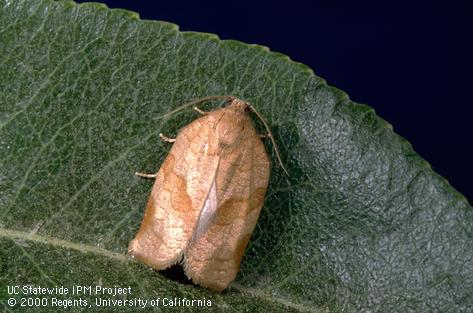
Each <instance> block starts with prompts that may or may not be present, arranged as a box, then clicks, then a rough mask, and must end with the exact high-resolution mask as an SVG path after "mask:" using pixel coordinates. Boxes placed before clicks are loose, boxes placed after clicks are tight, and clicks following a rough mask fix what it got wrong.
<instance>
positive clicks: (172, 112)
mask: <svg viewBox="0 0 473 313" xmlns="http://www.w3.org/2000/svg"><path fill="white" fill-rule="evenodd" d="M231 97H232V96H207V97H203V98H199V99H194V100H192V101H190V102H187V103H184V104H183V105H181V106H179V107H177V108H176V109H174V110H172V111H171V112H168V113H165V114H163V115H161V116H158V117H156V118H155V119H157V120H159V119H162V118H165V117H168V116H171V115H173V114H175V113H177V112H179V111H182V110H184V109H186V108H188V107H190V106H193V105H196V104H198V103H201V102H205V101H209V100H219V99H230V98H231Z"/></svg>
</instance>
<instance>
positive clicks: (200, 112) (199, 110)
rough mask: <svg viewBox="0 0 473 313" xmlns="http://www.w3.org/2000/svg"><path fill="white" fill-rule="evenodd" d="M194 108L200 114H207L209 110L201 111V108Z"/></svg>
mask: <svg viewBox="0 0 473 313" xmlns="http://www.w3.org/2000/svg"><path fill="white" fill-rule="evenodd" d="M194 110H195V111H197V112H199V114H202V115H207V114H209V112H206V111H203V110H201V109H199V108H198V107H194Z"/></svg>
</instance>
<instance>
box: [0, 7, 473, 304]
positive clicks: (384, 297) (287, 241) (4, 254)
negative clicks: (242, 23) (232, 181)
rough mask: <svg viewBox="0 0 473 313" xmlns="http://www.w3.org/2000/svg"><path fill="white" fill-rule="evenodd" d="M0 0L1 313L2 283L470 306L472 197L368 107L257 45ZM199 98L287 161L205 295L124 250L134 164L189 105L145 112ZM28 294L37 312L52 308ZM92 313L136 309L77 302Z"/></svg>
mask: <svg viewBox="0 0 473 313" xmlns="http://www.w3.org/2000/svg"><path fill="white" fill-rule="evenodd" d="M0 3H1V9H0V56H1V57H0V92H1V97H0V251H1V252H0V299H1V300H2V306H3V308H4V309H5V310H6V311H27V308H26V307H20V306H19V304H17V306H15V307H9V306H8V304H7V301H6V299H8V298H14V299H16V300H18V301H20V300H21V299H20V298H21V297H25V295H21V294H20V295H9V294H8V292H7V291H8V289H7V287H6V286H11V285H25V284H32V285H35V286H37V285H40V286H43V287H54V286H65V287H68V288H72V286H75V285H85V286H89V285H92V286H95V285H103V286H109V287H113V286H120V287H128V286H130V287H131V289H132V294H131V295H128V296H127V297H126V298H127V299H133V298H142V299H148V300H149V301H150V300H151V299H156V298H165V297H167V298H174V297H177V298H184V297H185V298H187V299H204V298H205V299H209V300H211V302H212V306H211V307H204V308H202V307H201V308H199V307H175V308H174V310H172V311H180V310H187V311H191V312H193V311H205V312H207V311H215V312H220V311H225V312H226V311H228V312H472V311H473V300H472V299H473V288H472V287H473V226H472V225H473V209H472V207H471V206H470V205H469V204H468V202H467V200H466V199H465V198H464V197H463V196H462V195H460V194H459V193H458V192H456V191H455V190H454V189H453V188H452V187H450V185H449V184H448V183H447V182H446V181H445V180H444V179H443V178H441V177H439V176H438V175H437V174H435V173H434V172H433V171H432V170H431V168H430V166H429V165H428V163H427V162H425V161H424V160H422V159H421V158H420V157H419V156H418V155H417V154H416V153H415V152H414V151H413V149H412V147H411V146H410V145H409V143H408V142H406V141H405V140H404V139H402V138H400V137H399V136H398V135H396V134H394V133H393V131H392V129H391V126H390V125H389V124H388V123H386V122H385V121H383V120H382V119H380V118H379V117H378V116H376V114H375V113H374V111H373V110H372V109H371V108H369V107H367V106H365V105H361V104H356V103H353V102H352V101H351V100H349V98H348V96H347V95H346V94H344V93H343V92H341V91H340V90H338V89H336V88H333V87H330V86H327V84H326V83H325V81H324V80H322V79H321V78H319V77H317V76H315V75H314V74H313V73H312V71H311V70H310V69H308V68H307V67H305V66H304V65H301V64H297V63H295V62H292V61H291V60H289V59H288V58H287V57H286V56H283V55H281V54H278V53H274V52H270V51H268V49H266V48H264V47H260V46H254V45H246V44H243V43H240V42H237V41H230V40H226V41H221V40H219V39H218V38H217V37H216V36H214V35H210V34H201V33H191V32H179V31H178V30H177V27H176V26H175V25H172V24H168V23H165V22H157V21H144V20H140V19H139V18H138V16H137V15H136V14H135V13H131V12H127V11H123V10H109V9H107V8H106V7H104V6H102V5H98V4H82V5H76V4H74V3H72V2H64V1H61V2H53V1H50V0H42V1H41V0H37V1H25V0H18V1H11V0H3V1H1V2H0ZM215 94H233V95H236V96H238V97H240V98H243V99H246V100H248V101H250V102H251V103H252V104H253V105H254V106H255V107H256V108H257V109H258V110H259V111H260V112H261V114H262V115H263V116H265V117H266V119H267V120H268V121H269V124H270V126H271V128H272V130H273V132H274V135H275V138H276V141H277V142H278V144H279V147H280V149H281V151H282V155H283V159H284V162H285V164H286V165H287V167H288V168H289V172H290V176H289V177H287V176H285V175H284V173H283V172H282V170H281V169H280V168H279V167H278V166H277V164H276V162H273V163H274V165H273V169H272V178H271V182H270V187H269V193H268V196H267V198H266V202H265V206H264V208H263V210H262V214H261V217H260V220H259V221H258V225H257V228H256V230H255V232H254V234H253V236H252V239H251V242H250V246H249V248H248V249H247V252H246V254H245V257H244V260H243V262H242V268H241V271H240V273H239V275H238V277H237V279H236V281H235V282H234V283H233V284H232V285H231V287H230V288H229V290H227V291H225V292H224V293H222V294H218V293H215V292H212V291H210V290H207V289H204V288H201V287H198V286H195V285H193V284H190V283H186V282H185V281H183V279H180V278H177V279H176V278H174V277H173V275H174V274H173V273H170V272H164V273H163V272H156V271H153V270H150V269H149V268H147V267H146V266H144V265H142V264H140V263H138V262H135V261H133V260H132V259H130V258H129V257H128V256H127V255H126V250H127V245H128V242H129V241H130V240H131V239H132V238H133V237H134V234H135V232H136V231H137V228H138V227H139V223H140V221H141V218H142V216H143V212H144V207H145V204H146V200H147V196H148V194H149V191H150V188H151V182H149V181H146V180H142V179H138V178H137V177H135V176H134V172H135V171H138V170H139V171H145V172H153V171H156V170H157V168H158V167H159V164H160V163H161V162H162V160H163V159H164V157H165V155H166V153H167V152H168V151H169V145H168V144H166V143H163V142H162V141H160V140H159V138H158V134H159V133H160V132H163V133H165V134H168V135H170V136H172V135H173V134H175V133H176V132H177V131H178V129H179V128H180V127H182V126H184V125H186V124H187V123H189V122H190V121H192V120H193V119H194V118H195V114H194V113H192V112H191V111H192V110H188V111H186V112H183V113H180V114H176V115H175V116H173V117H171V118H169V119H167V120H156V119H154V118H155V117H157V116H159V115H161V114H163V113H165V112H169V111H170V110H171V109H172V108H175V107H176V106H177V105H179V104H181V103H184V102H186V101H188V100H190V99H195V98H198V97H202V96H207V95H215ZM211 105H212V104H209V107H210V106H211ZM267 150H268V151H272V148H271V145H269V144H268V145H267ZM271 153H272V154H273V160H274V153H273V152H271ZM100 297H102V298H106V297H105V296H95V295H70V294H69V295H66V296H59V297H58V298H60V299H73V300H77V299H79V298H82V299H84V300H86V301H89V303H93V301H95V299H96V298H100ZM43 298H47V299H49V300H48V301H50V302H49V303H48V304H47V308H43V311H58V312H60V311H63V310H64V309H63V308H62V307H53V306H52V303H51V301H52V298H53V296H51V295H47V296H43ZM111 298H114V299H124V297H123V296H122V297H119V296H116V297H111ZM167 309H169V308H168V307H166V308H163V307H159V308H156V310H167ZM101 310H105V311H111V312H116V311H119V312H127V311H128V312H134V311H136V308H134V307H131V306H128V307H121V308H117V307H112V308H97V307H93V310H92V311H101ZM148 310H151V308H150V307H148ZM37 311H38V312H39V309H37ZM74 311H83V312H90V311H91V309H89V308H84V307H77V306H76V307H74Z"/></svg>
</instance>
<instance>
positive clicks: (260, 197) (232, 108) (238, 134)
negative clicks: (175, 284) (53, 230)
mask: <svg viewBox="0 0 473 313" xmlns="http://www.w3.org/2000/svg"><path fill="white" fill-rule="evenodd" d="M222 97H223V98H226V99H227V105H226V106H225V107H223V108H220V109H217V110H214V111H211V112H204V111H202V110H200V109H198V108H195V109H196V110H197V111H198V112H199V113H201V114H202V116H201V117H200V118H198V119H196V120H194V121H193V122H192V123H190V124H188V125H187V126H185V127H184V128H182V129H181V130H180V131H179V133H178V135H177V137H176V138H175V139H170V138H168V137H166V136H164V135H162V134H160V137H161V138H162V139H164V140H165V141H168V142H172V143H173V146H172V148H171V150H170V152H169V154H168V156H167V157H166V159H165V160H164V162H163V164H162V165H161V168H160V169H159V171H158V172H157V173H156V174H142V173H136V174H137V175H138V176H142V177H147V178H154V179H155V182H154V186H153V188H152V191H151V195H150V196H149V199H148V203H147V206H146V210H145V214H144V218H143V221H142V223H141V227H140V229H139V231H138V233H137V234H136V237H135V239H133V240H132V241H131V242H130V244H129V252H130V254H131V255H132V256H133V257H134V258H136V259H138V260H140V261H142V262H143V263H145V264H146V265H148V266H150V267H152V268H155V269H158V270H163V269H166V268H168V267H170V266H171V265H173V264H175V263H178V262H181V263H182V265H183V268H184V272H185V274H186V276H187V277H189V278H190V279H191V280H192V281H193V282H194V283H196V284H199V285H201V286H204V287H207V288H210V289H213V290H216V291H223V290H224V289H225V288H226V287H227V286H228V284H229V283H230V282H232V281H233V280H234V278H235V276H236V275H237V273H238V270H239V268H240V262H241V259H242V257H243V254H244V251H245V249H246V246H247V244H248V241H249V239H250V236H251V234H252V232H253V230H254V228H255V225H256V222H257V220H258V217H259V215H260V211H261V207H262V206H263V202H264V197H265V194H266V190H267V188H268V182H269V175H270V159H269V157H268V155H267V153H266V150H265V147H264V145H263V142H262V140H261V136H260V135H258V134H257V132H256V130H255V127H254V125H253V123H252V120H251V118H250V117H249V114H248V113H249V112H250V111H253V112H254V113H256V114H257V115H258V117H259V118H260V119H261V121H262V122H263V124H264V125H265V127H266V129H267V130H268V135H267V136H268V137H269V138H270V139H271V140H272V142H273V144H274V140H273V137H272V135H271V132H270V130H269V127H268V125H267V123H266V121H265V120H264V119H263V118H262V116H261V115H260V114H259V113H258V112H257V111H256V110H255V109H254V108H253V107H252V106H251V105H250V104H249V103H248V102H246V101H243V100H240V99H238V98H236V97H233V96H228V97H227V96H210V97H206V98H202V99H199V100H196V101H193V102H190V103H188V104H186V105H185V106H190V105H193V104H195V103H198V102H201V101H204V100H212V99H219V98H222ZM182 108H183V107H181V108H178V110H180V109H182ZM175 111H177V110H175ZM175 111H173V112H171V113H170V114H172V113H174V112H175ZM274 147H275V152H276V155H277V158H278V160H279V162H280V164H281V166H282V162H281V158H280V156H279V152H278V150H277V147H276V146H275V145H274ZM282 168H283V169H284V166H282ZM284 170H285V169H284ZM286 173H287V172H286Z"/></svg>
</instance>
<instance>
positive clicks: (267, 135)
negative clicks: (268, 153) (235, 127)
mask: <svg viewBox="0 0 473 313" xmlns="http://www.w3.org/2000/svg"><path fill="white" fill-rule="evenodd" d="M258 136H259V137H260V138H271V134H270V133H267V134H259V135H258Z"/></svg>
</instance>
